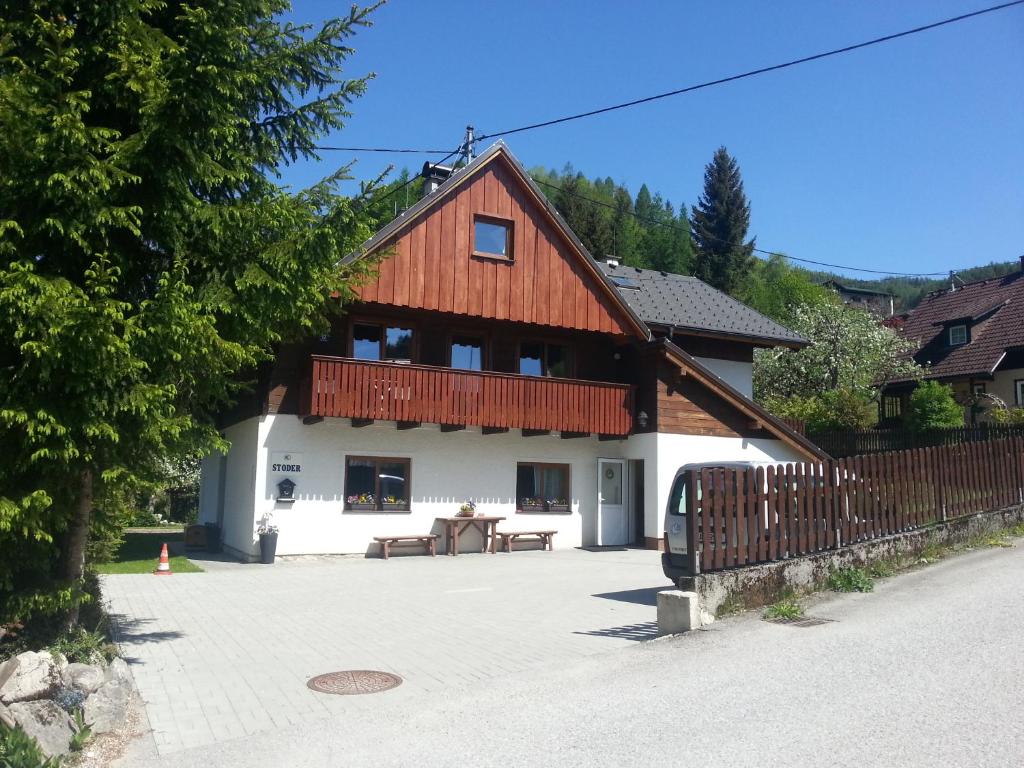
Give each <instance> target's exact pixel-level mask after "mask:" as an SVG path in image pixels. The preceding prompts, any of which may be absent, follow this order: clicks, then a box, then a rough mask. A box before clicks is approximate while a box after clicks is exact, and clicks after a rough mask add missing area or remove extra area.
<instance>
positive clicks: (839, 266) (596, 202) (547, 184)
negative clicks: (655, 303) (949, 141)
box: [530, 176, 947, 277]
mask: <svg viewBox="0 0 1024 768" xmlns="http://www.w3.org/2000/svg"><path fill="white" fill-rule="evenodd" d="M530 178H532V179H533V180H534V181H535V182H537V183H538V184H541V185H543V186H545V187H548V188H550V189H554V190H557V191H559V192H564V193H565V194H567V195H572V196H573V197H575V198H578V199H580V200H584V201H586V202H588V203H592V204H594V205H600V206H603V207H605V208H610V209H612V210H614V211H620V212H621V213H625V214H627V215H629V216H632V217H633V218H634V219H636V220H637V221H642V222H644V223H646V224H653V225H655V226H659V227H666V228H668V229H674V230H676V231H679V232H685V233H686V234H688V235H690V234H692V233H691V232H690V230H689V229H688V228H686V227H681V226H679V225H678V224H673V223H671V222H667V221H658V220H657V219H649V218H647V217H646V216H640V215H639V214H638V213H636V212H635V211H627V210H624V209H620V208H619V207H618V206H616V205H614V204H613V203H606V202H605V201H604V200H597V199H595V198H593V197H588V196H587V195H582V194H580V193H579V192H574V191H572V190H570V189H566V188H565V187H560V186H558V185H557V184H552V183H550V182H547V181H544V180H543V179H538V178H537V177H535V176H531V177H530ZM708 237H710V238H712V239H713V240H717V241H718V242H720V243H724V244H726V245H731V246H734V247H737V248H743V247H746V244H745V243H734V242H731V241H729V240H725V239H723V238H720V237H715V236H714V235H710V234H709V235H708ZM751 250H753V251H756V252H757V253H763V254H765V255H767V256H781V257H782V258H784V259H789V260H790V261H800V262H803V263H804V264H815V265H817V266H819V267H831V268H832V269H845V270H849V271H852V272H867V273H870V274H873V275H889V276H892V277H945V276H946V275H947V273H946V272H886V271H884V270H880V269H867V268H865V267H848V266H846V265H845V264H829V263H828V262H825V261H814V260H812V259H801V258H799V257H797V256H787V255H786V254H785V253H780V252H779V251H768V250H765V249H764V248H752V249H751Z"/></svg>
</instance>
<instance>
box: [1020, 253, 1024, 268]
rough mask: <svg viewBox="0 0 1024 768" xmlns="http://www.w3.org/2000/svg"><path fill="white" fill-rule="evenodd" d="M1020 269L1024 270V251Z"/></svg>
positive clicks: (1021, 256)
mask: <svg viewBox="0 0 1024 768" xmlns="http://www.w3.org/2000/svg"><path fill="white" fill-rule="evenodd" d="M1020 271H1021V272H1024V253H1022V254H1021V255H1020Z"/></svg>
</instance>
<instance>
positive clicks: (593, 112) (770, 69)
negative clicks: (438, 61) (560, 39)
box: [475, 0, 1024, 142]
mask: <svg viewBox="0 0 1024 768" xmlns="http://www.w3.org/2000/svg"><path fill="white" fill-rule="evenodd" d="M1022 4H1024V0H1013V1H1012V2H1008V3H1002V4H1000V5H993V6H991V7H989V8H982V9H981V10H978V11H971V12H970V13H963V14H960V15H959V16H953V17H951V18H948V19H943V20H941V21H936V22H933V23H931V24H924V25H923V26H920V27H914V28H913V29H907V30H904V31H903V32H896V33H894V34H891V35H885V36H883V37H876V38H874V39H873V40H865V41H864V42H861V43H855V44H853V45H847V46H844V47H842V48H834V49H833V50H831V51H825V52H823V53H815V54H813V55H811V56H804V57H802V58H799V59H793V60H791V61H785V62H782V63H781V64H772V65H771V66H768V67H761V68H760V69H752V70H750V71H748V72H742V73H740V74H738V75H730V76H728V77H721V78H718V79H717V80H709V81H707V82H705V83H698V84H697V85H690V86H687V87H685V88H678V89H676V90H674V91H666V92H665V93H659V94H656V95H654V96H646V97H644V98H642V99H634V100H633V101H626V102H623V103H622V104H613V105H612V106H609V107H601V108H599V109H592V110H590V111H588V112H580V113H578V114H575V115H567V116H565V117H558V118H554V119H552V120H545V121H544V122H541V123H531V124H530V125H523V126H520V127H519V128H509V129H507V130H504V131H495V132H494V133H484V134H480V135H479V136H477V137H476V139H475V141H476V142H480V141H483V140H484V139H494V138H498V137H499V136H509V135H510V134H513V133H522V132H523V131H532V130H534V129H535V128H546V127H548V126H550V125H558V124H559V123H567V122H569V121H571V120H580V119H582V118H584V117H593V116H594V115H602V114H605V113H606V112H614V111H615V110H618V109H626V108H627V107H635V106H637V105H639V104H647V103H649V102H652V101H658V100H659V99H667V98H668V97H670V96H679V95H680V94H683V93H691V92H693V91H699V90H702V89H704V88H711V87H712V86H716V85H723V84H724V83H732V82H735V81H737V80H744V79H746V78H748V77H755V76H757V75H763V74H765V73H767V72H776V71H778V70H780V69H787V68H789V67H795V66H797V65H798V64H806V63H808V62H811V61H818V60H819V59H826V58H829V57H830V56H838V55H840V54H843V53H850V52H851V51H856V50H859V49H861V48H867V47H869V46H872V45H879V44H881V43H887V42H890V41H892V40H898V39H900V38H903V37H909V36H910V35H916V34H918V33H919V32H927V31H928V30H931V29H937V28H938V27H944V26H946V25H947V24H955V23H957V22H960V21H966V20H967V19H972V18H974V17H976V16H982V15H984V14H987V13H994V12H996V11H1002V10H1004V9H1006V8H1011V7H1013V6H1016V5H1022Z"/></svg>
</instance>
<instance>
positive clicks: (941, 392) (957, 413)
mask: <svg viewBox="0 0 1024 768" xmlns="http://www.w3.org/2000/svg"><path fill="white" fill-rule="evenodd" d="M907 425H908V426H909V427H910V429H912V430H913V431H914V432H921V431H924V430H927V429H942V428H944V427H962V426H963V425H964V409H963V406H961V405H960V404H959V403H958V402H957V401H956V399H955V398H954V397H953V388H952V387H951V386H949V385H948V384H940V383H939V382H937V381H922V382H921V383H920V384H918V385H917V387H916V388H915V389H914V391H913V392H911V393H910V408H909V411H908V413H907Z"/></svg>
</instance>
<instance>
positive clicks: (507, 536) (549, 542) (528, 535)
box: [498, 531, 557, 552]
mask: <svg viewBox="0 0 1024 768" xmlns="http://www.w3.org/2000/svg"><path fill="white" fill-rule="evenodd" d="M555 533H557V531H507V532H506V531H499V532H498V536H499V537H500V538H501V548H502V549H503V550H504V551H505V552H511V551H512V542H514V541H518V540H519V539H527V540H528V541H539V542H540V543H541V549H546V550H548V551H549V552H550V551H551V550H552V549H553V548H554V540H555Z"/></svg>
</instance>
